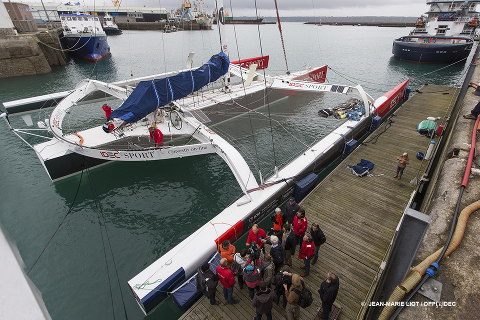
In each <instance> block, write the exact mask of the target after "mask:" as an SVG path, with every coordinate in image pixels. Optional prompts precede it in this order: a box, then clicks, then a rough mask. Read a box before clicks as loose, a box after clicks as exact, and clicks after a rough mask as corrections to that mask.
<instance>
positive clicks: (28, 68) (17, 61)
mask: <svg viewBox="0 0 480 320" xmlns="http://www.w3.org/2000/svg"><path fill="white" fill-rule="evenodd" d="M65 63H66V61H65V57H64V55H63V53H62V51H61V47H60V44H59V41H58V36H57V31H55V30H53V31H48V32H46V31H43V32H39V33H35V34H22V35H3V36H0V78H7V77H16V76H25V75H35V74H43V73H48V72H51V71H52V68H51V66H57V65H65Z"/></svg>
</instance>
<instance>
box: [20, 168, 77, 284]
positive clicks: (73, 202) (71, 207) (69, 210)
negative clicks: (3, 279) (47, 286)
mask: <svg viewBox="0 0 480 320" xmlns="http://www.w3.org/2000/svg"><path fill="white" fill-rule="evenodd" d="M83 171H84V169H83V167H82V174H81V175H80V181H79V182H78V186H77V191H76V192H75V197H74V198H73V201H72V204H71V205H70V208H69V209H68V212H67V214H66V215H65V217H63V220H62V222H60V224H59V225H58V227H57V229H56V230H55V232H54V233H53V235H52V237H51V238H50V240H48V242H47V244H46V245H45V247H44V248H43V250H42V252H41V253H40V255H39V256H38V258H37V260H35V262H34V263H33V265H32V267H31V268H30V270H28V272H27V276H28V275H29V274H30V272H32V270H33V268H34V267H35V265H36V264H37V262H38V260H40V257H41V256H42V255H43V253H44V252H45V250H46V249H47V247H48V245H49V244H50V242H51V241H52V240H53V237H55V235H56V234H57V232H58V230H59V229H60V227H61V226H62V224H63V223H64V222H65V219H67V216H68V215H69V214H70V212H71V211H72V209H73V205H74V204H75V200H76V199H77V196H78V191H79V190H80V186H81V185H82V177H83Z"/></svg>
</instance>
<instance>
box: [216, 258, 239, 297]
mask: <svg viewBox="0 0 480 320" xmlns="http://www.w3.org/2000/svg"><path fill="white" fill-rule="evenodd" d="M217 275H218V278H219V279H220V283H221V284H222V286H223V296H224V297H225V299H226V300H228V303H229V304H236V303H238V300H234V299H233V286H234V285H235V276H234V275H233V272H232V270H230V268H229V267H228V265H227V259H225V258H222V259H220V264H219V265H218V267H217Z"/></svg>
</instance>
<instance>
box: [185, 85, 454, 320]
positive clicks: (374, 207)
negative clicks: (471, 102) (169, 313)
mask: <svg viewBox="0 0 480 320" xmlns="http://www.w3.org/2000/svg"><path fill="white" fill-rule="evenodd" d="M457 91H458V90H457V89H455V88H449V87H444V86H437V85H425V86H424V87H422V88H421V89H420V90H419V92H417V93H415V94H414V95H413V96H412V97H411V98H410V99H409V100H408V101H407V102H406V103H405V104H404V105H403V106H401V107H400V108H399V109H398V110H397V111H396V112H395V113H394V115H393V116H392V117H391V118H390V119H389V120H386V121H384V122H383V124H382V125H381V126H380V127H379V128H378V129H377V130H376V131H375V132H374V133H373V134H372V135H370V137H369V138H367V139H366V141H364V142H365V143H366V144H365V145H361V146H360V147H359V148H357V149H356V150H355V151H354V152H353V153H352V154H350V155H349V156H348V157H347V158H346V159H345V160H344V161H343V162H342V163H340V164H339V165H338V167H337V168H336V169H335V170H333V171H332V172H331V173H330V174H329V175H328V176H327V177H326V178H325V179H323V181H321V182H320V183H319V184H318V185H317V187H316V188H315V190H313V191H312V192H311V193H310V194H309V195H308V196H307V197H306V198H305V199H304V200H303V201H302V202H301V203H300V206H301V207H303V208H305V210H306V215H307V219H308V222H309V226H310V225H311V224H312V223H313V222H316V223H318V224H319V225H320V228H321V229H322V230H323V231H324V233H325V235H326V238H327V242H326V243H325V244H324V245H322V247H321V248H320V252H319V260H318V262H317V264H315V265H314V266H312V268H311V272H310V275H309V276H308V277H306V278H305V280H306V284H307V287H308V288H310V290H311V291H312V293H313V294H314V299H315V300H314V302H313V304H312V306H310V307H309V308H307V309H302V310H301V316H300V318H301V319H313V318H314V317H315V315H316V314H317V312H318V309H319V308H320V306H321V301H320V299H319V296H318V293H317V290H318V288H319V287H320V284H321V282H322V281H324V279H325V277H326V274H327V273H328V272H334V273H335V274H337V275H338V277H339V279H340V291H339V293H338V296H337V299H336V302H335V304H336V305H337V306H338V307H340V308H341V312H340V315H339V316H338V319H361V318H363V316H364V315H365V312H366V309H367V306H368V304H369V302H370V299H371V297H372V295H373V292H374V288H375V286H376V284H377V281H378V280H379V275H380V272H381V270H382V268H381V267H382V263H383V261H384V260H385V258H386V256H387V254H388V250H389V247H390V244H391V241H392V239H393V236H394V233H395V229H396V228H397V225H398V223H399V221H400V218H401V217H402V213H403V211H404V209H405V206H406V205H407V203H409V200H410V198H411V194H412V192H414V191H415V189H416V188H417V185H415V184H412V183H410V181H411V180H413V179H414V178H415V177H416V176H417V175H418V173H419V171H420V170H419V169H422V170H423V168H424V167H425V164H426V161H423V162H424V163H423V165H422V161H419V160H417V159H416V158H415V155H416V154H417V152H423V153H425V152H426V149H427V147H428V145H429V143H430V139H429V138H427V137H425V136H420V135H418V134H417V130H416V127H417V124H418V123H419V122H421V121H423V120H426V119H427V117H437V118H438V117H439V118H440V119H439V120H437V123H439V124H442V123H443V121H444V120H445V119H448V118H449V117H450V112H451V110H452V106H453V105H454V103H455V99H456V95H457ZM437 139H438V138H437ZM404 152H408V154H409V156H410V164H409V165H408V166H407V168H406V169H405V172H404V175H403V176H402V178H401V179H400V180H399V179H394V178H393V175H394V174H395V171H396V167H397V160H396V158H397V157H398V156H399V155H401V154H402V153H404ZM361 159H365V160H368V161H371V162H373V163H374V164H375V167H374V169H373V170H372V171H371V172H370V174H369V175H368V176H364V177H357V176H355V175H353V174H352V173H351V170H350V169H348V168H347V165H356V164H357V163H358V162H360V160H361ZM421 165H422V168H421ZM239 250H240V248H238V247H237V251H239ZM297 253H298V250H297ZM301 265H303V261H301V260H298V259H294V262H293V272H295V273H301V272H302V270H301V269H300V268H299V267H300V266H301ZM216 297H217V299H218V300H220V301H221V302H222V303H221V304H220V305H219V306H210V305H209V303H208V300H206V299H204V298H201V299H200V300H199V301H198V302H197V303H196V304H195V305H194V306H193V307H192V308H190V309H189V310H188V311H187V312H186V313H185V314H184V315H183V316H182V317H181V319H251V318H252V317H253V316H255V311H254V309H253V308H252V306H251V302H250V299H249V298H248V291H247V290H246V289H245V288H244V289H243V290H240V289H239V288H238V285H236V286H235V289H234V297H235V298H236V299H240V301H241V302H240V303H239V304H237V305H233V306H230V305H228V304H226V302H225V300H224V298H223V294H222V288H221V285H219V286H218V288H217V294H216ZM273 317H274V318H275V319H285V312H284V310H283V309H282V308H281V307H277V306H275V307H274V310H273Z"/></svg>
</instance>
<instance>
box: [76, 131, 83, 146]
mask: <svg viewBox="0 0 480 320" xmlns="http://www.w3.org/2000/svg"><path fill="white" fill-rule="evenodd" d="M74 135H76V136H77V137H79V138H80V143H79V144H78V145H79V146H81V145H82V144H83V141H84V140H83V138H82V136H81V135H79V134H78V133H74Z"/></svg>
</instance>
